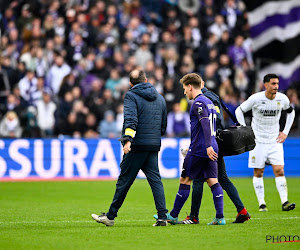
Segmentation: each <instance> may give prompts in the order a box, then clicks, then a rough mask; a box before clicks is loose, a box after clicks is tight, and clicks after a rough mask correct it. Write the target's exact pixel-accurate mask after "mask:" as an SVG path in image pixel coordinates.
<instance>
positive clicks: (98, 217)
mask: <svg viewBox="0 0 300 250" xmlns="http://www.w3.org/2000/svg"><path fill="white" fill-rule="evenodd" d="M92 218H93V219H94V220H95V221H97V222H98V223H102V224H104V225H106V226H107V227H111V226H113V225H114V224H115V220H110V219H108V218H107V216H106V214H105V213H102V214H101V215H97V214H92Z"/></svg>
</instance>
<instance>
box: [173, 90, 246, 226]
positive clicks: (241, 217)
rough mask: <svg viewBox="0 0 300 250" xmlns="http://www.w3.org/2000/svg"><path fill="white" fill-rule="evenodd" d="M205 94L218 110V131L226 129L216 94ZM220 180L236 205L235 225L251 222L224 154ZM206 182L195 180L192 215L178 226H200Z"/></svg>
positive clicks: (207, 91)
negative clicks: (227, 166) (201, 206)
mask: <svg viewBox="0 0 300 250" xmlns="http://www.w3.org/2000/svg"><path fill="white" fill-rule="evenodd" d="M202 92H203V94H204V95H205V96H206V97H207V98H209V99H210V100H211V101H212V102H213V104H214V105H215V107H216V110H217V130H223V129H224V118H223V113H222V106H221V102H220V99H219V96H217V95H216V94H215V93H213V92H211V91H209V90H208V89H207V88H205V87H204V88H203V89H202ZM182 154H183V155H184V156H185V152H184V150H182ZM218 180H219V183H220V185H221V186H222V188H223V189H224V190H225V191H226V193H227V194H228V196H229V198H230V199H231V201H232V202H233V204H234V205H235V207H236V209H237V212H238V215H237V216H236V219H235V221H234V222H233V223H243V222H245V221H247V220H249V219H250V218H251V217H250V214H249V213H248V211H247V210H246V208H245V207H244V205H243V203H242V201H241V198H240V196H239V193H238V191H237V189H236V187H235V186H234V185H233V183H232V182H231V181H230V180H229V178H228V176H227V173H226V167H225V162H224V158H223V156H222V152H219V157H218ZM204 181H205V180H201V179H195V180H193V193H192V206H191V213H190V215H189V216H187V217H186V219H185V220H183V221H179V222H178V224H199V217H198V216H199V209H200V205H201V200H202V195H203V183H204Z"/></svg>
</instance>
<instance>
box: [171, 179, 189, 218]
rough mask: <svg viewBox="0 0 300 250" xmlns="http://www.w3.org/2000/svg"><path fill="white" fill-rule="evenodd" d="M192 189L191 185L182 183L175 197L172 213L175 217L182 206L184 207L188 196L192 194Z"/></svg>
mask: <svg viewBox="0 0 300 250" xmlns="http://www.w3.org/2000/svg"><path fill="white" fill-rule="evenodd" d="M190 189H191V186H190V185H186V184H180V186H179V190H178V193H177V195H176V198H175V202H174V206H173V210H172V211H171V213H170V214H171V216H172V217H173V218H177V217H178V214H179V213H180V210H181V208H182V207H183V205H184V203H185V202H186V200H187V198H188V197H189V195H190Z"/></svg>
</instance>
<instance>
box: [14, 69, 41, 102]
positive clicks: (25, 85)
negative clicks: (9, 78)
mask: <svg viewBox="0 0 300 250" xmlns="http://www.w3.org/2000/svg"><path fill="white" fill-rule="evenodd" d="M18 86H19V88H20V93H21V96H22V98H23V99H24V100H25V101H26V102H27V103H29V104H33V100H34V99H33V94H34V92H35V91H36V90H37V78H36V77H35V74H34V72H33V71H32V70H31V69H29V70H27V73H26V75H25V77H23V78H22V79H21V80H20V82H19V84H18Z"/></svg>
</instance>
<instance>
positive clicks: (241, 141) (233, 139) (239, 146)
mask: <svg viewBox="0 0 300 250" xmlns="http://www.w3.org/2000/svg"><path fill="white" fill-rule="evenodd" d="M221 104H222V107H223V108H224V110H225V111H226V113H227V114H228V115H229V116H230V118H231V119H232V120H233V122H234V123H235V125H236V127H229V128H227V129H223V130H219V131H217V136H216V139H217V142H218V146H219V154H220V155H222V156H230V155H239V154H242V153H244V152H248V151H250V150H252V149H254V147H255V135H254V132H253V130H252V128H251V126H241V125H240V124H239V122H238V121H237V119H236V118H235V117H234V115H233V114H231V112H230V111H229V110H228V108H227V107H226V106H225V105H224V104H223V102H222V101H221Z"/></svg>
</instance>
